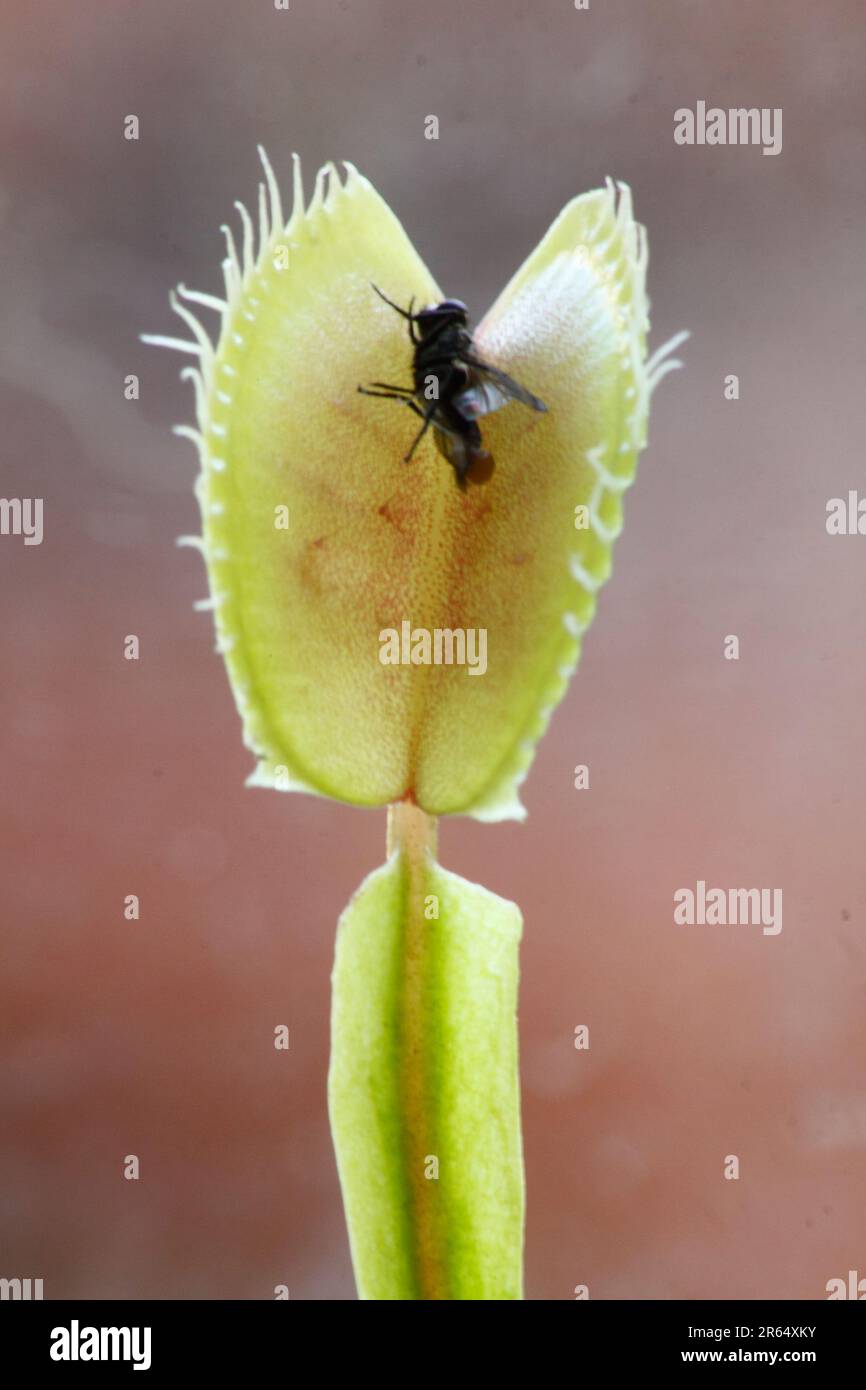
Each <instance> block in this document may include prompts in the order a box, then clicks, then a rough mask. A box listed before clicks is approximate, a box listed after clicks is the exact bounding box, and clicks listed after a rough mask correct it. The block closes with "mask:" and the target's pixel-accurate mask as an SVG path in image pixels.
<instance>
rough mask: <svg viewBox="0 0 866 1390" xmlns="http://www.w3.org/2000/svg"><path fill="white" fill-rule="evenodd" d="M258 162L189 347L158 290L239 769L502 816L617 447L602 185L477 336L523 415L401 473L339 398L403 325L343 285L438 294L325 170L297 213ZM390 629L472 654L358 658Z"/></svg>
mask: <svg viewBox="0 0 866 1390" xmlns="http://www.w3.org/2000/svg"><path fill="white" fill-rule="evenodd" d="M266 169H267V174H268V181H269V183H268V189H267V190H265V188H263V189H262V195H261V198H260V212H259V223H260V225H259V235H258V240H257V244H256V237H255V232H254V228H253V226H252V223H251V220H250V219H249V217H248V216H247V214H246V213H245V212H243V211H242V223H243V228H244V236H243V241H242V246H241V251H240V254H237V253H236V251H235V249H234V244H233V242H232V241H231V239H230V240H229V247H230V249H229V256H228V258H227V260H226V262H225V264H224V270H225V277H226V286H227V301H226V304H225V306H224V307H223V308H222V310H221V327H220V333H219V341H218V345H217V348H216V350H215V351H214V350H213V349H212V348H211V345H210V342H209V339H208V338H207V335H206V334H205V333H204V331H203V330H202V329H201V327H200V325H199V324H198V321H197V319H195V318H194V317H193V315H192V313H191V312H190V310H189V309H188V308H187V307H186V305H185V304H183V303H182V302H181V301H180V300H175V301H174V303H175V307H176V308H177V310H178V312H179V313H180V314H181V315H182V316H183V317H184V318H185V320H186V322H187V323H188V326H189V328H190V330H191V332H192V333H193V335H194V343H193V344H192V350H194V351H195V352H197V353H198V354H199V356H200V359H201V363H200V368H199V369H192V372H191V375H192V378H193V380H194V382H195V385H196V392H197V398H198V415H199V430H198V431H186V432H187V433H190V434H191V435H192V437H193V438H194V439H195V441H196V443H197V444H198V446H199V450H200V454H201V461H202V473H201V476H200V479H199V484H198V496H199V501H200V504H201V510H202V518H203V547H204V553H205V558H206V562H207V567H208V573H209V578H210V586H211V603H212V605H213V607H214V609H215V616H216V625H217V634H218V645H219V647H220V649H221V650H222V651H223V652H224V653H225V657H226V661H227V665H228V670H229V675H230V679H231V683H232V687H233V690H234V693H235V696H236V699H237V702H238V706H239V708H240V710H241V713H242V716H243V721H244V732H245V738H246V741H247V743H248V745H249V746H250V747H251V748H252V750H253V751H254V752H255V754H256V755H257V758H258V766H257V771H256V773H255V774H254V776H253V777H252V778H251V780H252V781H253V782H256V783H258V784H268V785H276V786H278V787H286V788H294V789H302V790H309V791H316V792H320V793H322V794H325V795H328V796H332V797H337V798H340V799H342V800H344V801H348V802H353V803H358V804H362V805H378V804H382V803H386V802H394V801H397V800H400V799H402V798H409V799H410V800H412V799H414V800H415V801H416V802H417V803H418V804H419V805H420V806H422V807H423V808H424V809H425V810H426V811H427V812H429V813H431V814H438V813H443V812H461V811H462V812H470V813H472V814H475V815H477V816H480V817H482V818H488V819H497V818H500V817H502V816H506V815H518V816H519V815H521V814H522V808H521V806H520V802H519V799H518V791H517V789H518V786H519V784H520V781H521V780H522V778H523V776H524V775H525V772H526V769H527V767H528V765H529V763H530V761H531V758H532V754H533V749H534V746H535V743H536V741H537V739H538V737H539V736H540V734H541V733H542V732H543V730H544V727H545V725H546V722H547V719H548V717H549V714H550V711H551V709H552V708H553V706H554V705H555V704H556V703H557V701H558V700H559V699H560V697H561V695H562V693H563V691H564V689H565V686H566V684H567V680H568V677H569V675H570V673H571V671H572V670H573V668H574V665H575V662H576V660H577V655H578V651H579V644H580V638H581V634H582V633H583V632H584V630H585V628H586V627H587V625H588V623H589V622H590V620H591V618H592V615H593V612H594V608H595V601H596V593H597V590H598V588H599V586H600V585H601V584H602V583H603V582H604V580H605V579H606V578H607V576H608V573H609V570H610V548H611V543H612V541H613V539H614V538H615V536H616V535H617V533H618V531H619V529H620V526H621V524H622V494H623V491H624V490H625V488H626V487H627V486H628V485H629V483H630V482H631V481H632V479H633V477H634V471H635V464H636V459H637V454H638V451H639V449H640V448H641V447H642V445H643V443H644V437H645V430H646V420H647V409H648V401H649V393H650V388H651V385H652V380H653V378H652V372H651V367H652V364H649V365H648V364H647V363H646V361H645V335H646V328H647V302H646V297H645V290H644V273H645V264H646V249H645V241H644V239H643V234H642V230H641V229H640V228H639V227H638V226H637V225H636V224H635V223H634V221H633V220H632V216H631V200H630V195H629V193H628V190H627V189H625V188H622V187H621V188H620V190H619V192H618V193H617V191H616V190H615V189H614V187H613V186H612V185H611V186H609V187H608V188H606V189H603V190H600V191H597V192H593V193H588V194H585V195H583V196H582V197H579V198H576V199H575V200H574V201H573V202H572V203H570V204H569V205H568V206H567V207H566V209H565V210H564V212H563V213H562V214H561V215H560V217H559V218H558V219H557V220H556V222H555V223H554V225H553V226H552V228H551V229H550V231H549V232H548V234H547V235H546V236H545V238H544V239H543V241H542V242H541V244H540V246H539V247H538V248H537V250H536V251H535V252H534V253H533V254H532V255H531V256H530V257H529V259H528V260H527V261H526V263H525V264H524V266H523V267H522V269H521V270H520V271H519V272H518V273H517V275H516V276H515V277H514V279H513V280H512V282H511V283H510V284H509V286H508V287H507V288H506V290H505V291H504V293H503V294H502V296H501V297H500V299H499V300H498V301H497V303H496V304H495V305H494V306H493V308H492V309H491V310H490V312H489V313H488V314H487V316H486V317H485V318H484V320H483V322H482V323H481V324H480V325H479V327H478V331H477V335H476V341H477V346H478V350H479V351H480V353H481V354H482V356H484V357H486V358H487V359H488V360H489V361H491V362H492V363H493V364H495V365H498V366H499V367H501V368H502V369H504V370H507V371H508V372H509V373H510V374H511V375H512V376H514V377H516V378H517V380H518V381H520V382H521V383H522V384H523V385H525V386H526V387H527V388H528V389H529V390H531V391H532V392H534V393H535V394H536V395H538V396H540V397H541V398H542V399H543V400H544V401H545V403H546V404H547V406H548V412H547V413H546V414H543V415H542V414H536V413H535V412H532V411H530V410H528V409H527V408H526V407H524V406H522V405H520V404H517V403H513V404H511V405H509V406H508V407H506V408H505V409H502V410H501V411H499V412H497V413H496V414H493V415H490V416H487V417H484V419H483V421H482V427H483V436H484V441H485V444H486V446H487V447H488V448H489V449H490V450H491V451H492V453H493V455H494V457H495V460H496V468H495V471H494V473H493V476H492V478H491V479H490V481H489V482H487V483H485V484H484V485H477V486H470V487H469V488H468V490H467V491H466V492H461V491H460V490H459V488H458V487H457V485H456V483H455V477H454V473H453V471H452V469H451V468H450V467H449V465H448V464H447V462H446V461H445V460H444V459H443V458H442V457H441V455H440V454H439V453H438V452H437V451H436V449H435V446H434V443H433V440H432V438H431V437H430V435H428V437H427V438H426V439H425V440H424V441H423V442H422V444H421V445H420V447H419V448H418V450H417V453H416V455H415V457H414V459H413V461H412V462H411V463H409V464H405V463H403V462H402V459H403V456H404V454H405V453H406V451H407V449H408V446H409V444H410V443H411V441H412V439H413V437H414V434H415V432H416V429H417V425H418V421H417V417H416V416H414V415H412V414H411V413H410V412H409V411H408V410H406V409H404V408H402V407H401V406H400V405H399V404H397V403H395V402H393V401H388V400H375V399H371V398H369V397H365V396H363V395H359V394H358V391H357V387H358V385H359V384H363V383H368V382H370V381H372V380H379V381H394V382H398V383H406V384H409V383H411V371H410V368H411V361H412V347H411V344H410V342H409V339H408V336H407V332H406V325H405V322H404V321H403V320H402V319H401V318H399V317H398V315H397V314H395V313H394V312H393V310H392V309H390V308H389V307H388V306H387V305H385V304H384V303H382V301H381V300H380V299H379V298H378V297H377V296H376V295H375V293H374V292H373V289H372V288H371V282H373V283H375V284H376V285H378V286H379V287H380V288H381V289H382V290H383V291H384V293H385V294H387V295H388V296H389V297H390V298H392V299H394V300H395V301H396V302H398V303H401V304H404V305H405V304H408V302H409V300H410V299H411V298H412V297H413V296H414V298H415V301H416V305H417V304H424V303H430V302H435V301H437V300H438V299H440V298H442V297H443V296H442V294H441V292H440V291H439V289H438V288H437V286H436V284H435V282H434V280H433V278H432V277H431V275H430V273H429V272H428V271H427V269H426V268H425V267H424V265H423V264H422V263H421V261H420V259H419V258H418V256H417V254H416V253H415V251H414V250H413V248H412V246H411V244H410V243H409V241H408V239H407V237H406V235H405V233H404V231H403V230H402V228H401V226H400V224H399V222H398V221H397V219H396V218H395V216H394V215H393V213H392V212H391V211H390V209H389V208H388V207H387V206H386V204H385V203H384V202H383V200H382V199H381V198H380V197H379V195H378V194H377V193H376V192H375V191H374V190H373V188H372V187H371V185H370V184H369V183H368V182H367V180H366V179H364V178H363V177H361V175H360V174H358V173H357V172H356V171H355V170H354V169H353V168H352V167H351V166H348V165H347V166H346V172H345V174H344V176H343V177H342V178H341V177H339V176H338V175H337V173H336V171H335V170H334V169H333V168H332V167H330V166H329V168H328V169H327V170H323V171H322V172H321V173H320V175H319V177H318V179H317V182H316V187H315V192H314V195H313V198H312V200H311V202H310V205H309V207H307V208H306V209H304V206H303V196H302V192H301V188H300V177H299V173H298V168H297V165H296V180H295V198H294V209H293V212H292V216H291V218H290V219H289V221H288V224H285V223H284V219H283V215H282V211H281V209H280V205H279V195H278V192H277V187H276V182H275V180H274V179H273V176H272V174H271V172H270V168H269V166H266ZM182 294H185V295H186V298H187V300H190V299H193V300H196V299H197V300H199V301H201V302H203V303H205V304H209V305H210V306H211V307H219V304H218V302H217V301H211V300H210V299H209V297H208V296H195V295H190V294H189V292H185V291H182ZM658 360H660V358H659V359H658ZM669 365H671V364H670V363H667V364H666V365H665V367H660V368H657V369H656V370H657V371H659V372H661V371H663V370H665V369H666V367H667V366H669ZM579 507H585V508H586V509H587V511H586V513H585V514H580V513H576V511H575V509H576V508H579ZM576 519H577V520H579V521H580V522H585V523H586V524H585V526H584V527H583V528H582V529H581V527H580V525H579V526H578V527H576V526H575V521H576ZM404 622H408V623H409V624H410V625H411V628H412V629H426V630H427V631H428V632H431V633H432V632H433V631H434V630H436V629H450V630H454V629H476V630H478V629H484V631H485V633H486V652H487V655H486V671H485V672H484V674H476V675H471V674H470V673H469V669H468V668H467V666H466V665H432V664H431V665H411V664H409V665H402V664H400V665H383V664H382V661H381V660H380V651H381V649H382V640H381V634H382V633H383V632H385V631H387V630H389V629H390V630H395V631H397V632H400V631H401V630H402V624H403V623H404Z"/></svg>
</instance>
